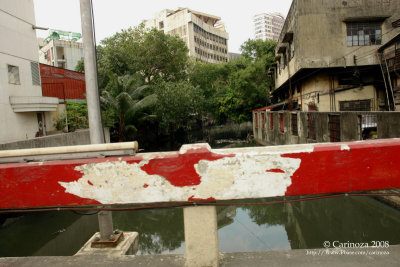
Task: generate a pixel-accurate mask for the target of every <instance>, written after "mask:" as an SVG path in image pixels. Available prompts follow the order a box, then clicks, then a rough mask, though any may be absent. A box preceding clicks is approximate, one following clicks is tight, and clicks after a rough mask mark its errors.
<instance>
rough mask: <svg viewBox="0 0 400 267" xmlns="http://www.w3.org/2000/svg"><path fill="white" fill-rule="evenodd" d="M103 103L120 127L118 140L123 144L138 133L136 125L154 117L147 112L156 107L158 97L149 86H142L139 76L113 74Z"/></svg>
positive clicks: (104, 94) (103, 95)
mask: <svg viewBox="0 0 400 267" xmlns="http://www.w3.org/2000/svg"><path fill="white" fill-rule="evenodd" d="M101 101H102V104H103V108H104V109H106V110H108V111H109V113H110V114H112V115H111V116H112V117H113V118H114V123H115V124H116V125H118V135H119V138H118V139H119V141H120V142H122V141H125V140H126V139H130V138H132V137H133V135H134V134H135V133H136V132H137V128H136V126H135V124H136V123H138V122H139V121H143V120H146V119H148V120H149V119H152V117H154V115H152V114H149V113H147V112H146V110H147V109H149V108H150V107H152V106H154V105H155V103H156V101H157V97H156V95H155V94H152V93H151V91H150V90H149V86H148V85H142V80H141V77H139V76H138V75H124V76H117V75H116V74H113V73H111V74H110V80H109V82H108V84H107V87H106V89H105V90H104V91H103V93H102V97H101Z"/></svg>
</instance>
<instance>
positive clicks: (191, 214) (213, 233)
mask: <svg viewBox="0 0 400 267" xmlns="http://www.w3.org/2000/svg"><path fill="white" fill-rule="evenodd" d="M183 217H184V225H185V243H186V255H185V257H186V264H185V265H186V266H187V267H191V266H196V267H197V266H214V267H217V266H218V255H219V252H218V226H217V210H216V208H215V206H200V207H186V208H184V209H183Z"/></svg>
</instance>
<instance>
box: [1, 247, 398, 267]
mask: <svg viewBox="0 0 400 267" xmlns="http://www.w3.org/2000/svg"><path fill="white" fill-rule="evenodd" d="M399 256H400V245H391V246H390V247H388V248H379V249H378V248H359V249H339V248H336V249H307V250H306V249H298V250H285V251H267V252H249V253H223V254H220V259H219V266H221V267H224V266H226V267H228V266H229V267H248V266H298V267H302V266H307V267H309V266H328V267H329V266H332V267H333V266H396V267H397V266H398V264H399V262H398V259H399ZM0 266H29V267H42V266H53V267H60V266H71V267H73V266H77V267H81V266H98V267H102V266H104V267H106V266H107V267H108V266H123V267H125V266H126V267H128V266H143V267H145V266H149V267H165V266H185V258H184V255H136V256H119V257H109V256H106V255H104V256H99V255H92V256H72V257H22V258H0Z"/></svg>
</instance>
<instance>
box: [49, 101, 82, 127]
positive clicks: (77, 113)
mask: <svg viewBox="0 0 400 267" xmlns="http://www.w3.org/2000/svg"><path fill="white" fill-rule="evenodd" d="M66 109H67V112H65V113H63V114H60V115H59V116H57V117H56V118H55V120H54V124H53V126H54V128H56V129H57V130H64V129H65V128H67V129H68V131H69V132H74V131H75V130H76V129H86V128H88V127H89V124H88V118H87V104H86V103H85V102H71V101H67V103H66Z"/></svg>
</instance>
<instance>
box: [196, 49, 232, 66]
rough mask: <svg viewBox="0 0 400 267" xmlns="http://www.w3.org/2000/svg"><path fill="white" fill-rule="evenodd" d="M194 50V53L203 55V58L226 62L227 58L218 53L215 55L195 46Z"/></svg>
mask: <svg viewBox="0 0 400 267" xmlns="http://www.w3.org/2000/svg"><path fill="white" fill-rule="evenodd" d="M194 51H195V52H196V54H198V55H200V56H203V57H205V58H208V59H214V60H217V61H225V62H228V58H227V57H223V56H219V55H216V54H211V53H207V52H206V51H204V50H202V49H200V48H197V47H195V48H194Z"/></svg>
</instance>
